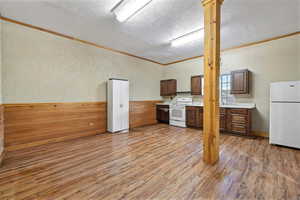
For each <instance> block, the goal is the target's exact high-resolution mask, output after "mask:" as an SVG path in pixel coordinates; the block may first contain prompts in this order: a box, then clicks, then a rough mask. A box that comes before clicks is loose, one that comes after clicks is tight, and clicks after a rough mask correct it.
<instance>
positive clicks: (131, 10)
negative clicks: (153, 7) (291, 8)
mask: <svg viewBox="0 0 300 200" xmlns="http://www.w3.org/2000/svg"><path fill="white" fill-rule="evenodd" d="M151 1H152V0H121V1H120V2H119V3H118V4H117V5H116V6H114V7H113V9H112V10H111V12H113V13H114V14H115V15H116V18H117V20H118V21H119V22H124V21H126V20H128V19H129V18H131V17H132V16H134V15H136V14H137V13H138V12H139V11H141V10H142V9H143V8H145V7H146V6H147V5H148V4H149V3H150V2H151Z"/></svg>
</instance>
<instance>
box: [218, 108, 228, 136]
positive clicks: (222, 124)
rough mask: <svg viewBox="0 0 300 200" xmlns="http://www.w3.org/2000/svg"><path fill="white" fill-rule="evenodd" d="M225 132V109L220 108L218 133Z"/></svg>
mask: <svg viewBox="0 0 300 200" xmlns="http://www.w3.org/2000/svg"><path fill="white" fill-rule="evenodd" d="M226 130H227V121H226V109H225V108H220V131H226Z"/></svg>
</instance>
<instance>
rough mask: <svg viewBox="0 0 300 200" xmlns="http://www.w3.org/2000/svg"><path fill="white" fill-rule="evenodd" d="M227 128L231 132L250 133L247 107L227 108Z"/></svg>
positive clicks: (249, 114) (249, 115)
mask: <svg viewBox="0 0 300 200" xmlns="http://www.w3.org/2000/svg"><path fill="white" fill-rule="evenodd" d="M227 128H228V131H230V132H232V133H238V134H243V135H250V134H251V112H250V111H248V110H247V109H229V110H228V115H227Z"/></svg>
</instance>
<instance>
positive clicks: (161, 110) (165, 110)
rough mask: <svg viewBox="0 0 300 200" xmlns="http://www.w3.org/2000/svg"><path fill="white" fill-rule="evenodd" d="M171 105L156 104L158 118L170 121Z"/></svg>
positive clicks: (162, 120) (163, 121)
mask: <svg viewBox="0 0 300 200" xmlns="http://www.w3.org/2000/svg"><path fill="white" fill-rule="evenodd" d="M169 118H170V116H169V106H168V105H157V106H156V119H157V121H159V122H162V123H167V124H168V123H169V121H170V119H169Z"/></svg>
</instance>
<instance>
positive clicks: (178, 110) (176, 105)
mask: <svg viewBox="0 0 300 200" xmlns="http://www.w3.org/2000/svg"><path fill="white" fill-rule="evenodd" d="M192 103H193V99H192V98H190V97H181V98H176V99H175V100H174V102H173V103H172V104H171V105H170V125H173V126H179V127H186V117H185V106H186V105H191V104H192Z"/></svg>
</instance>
